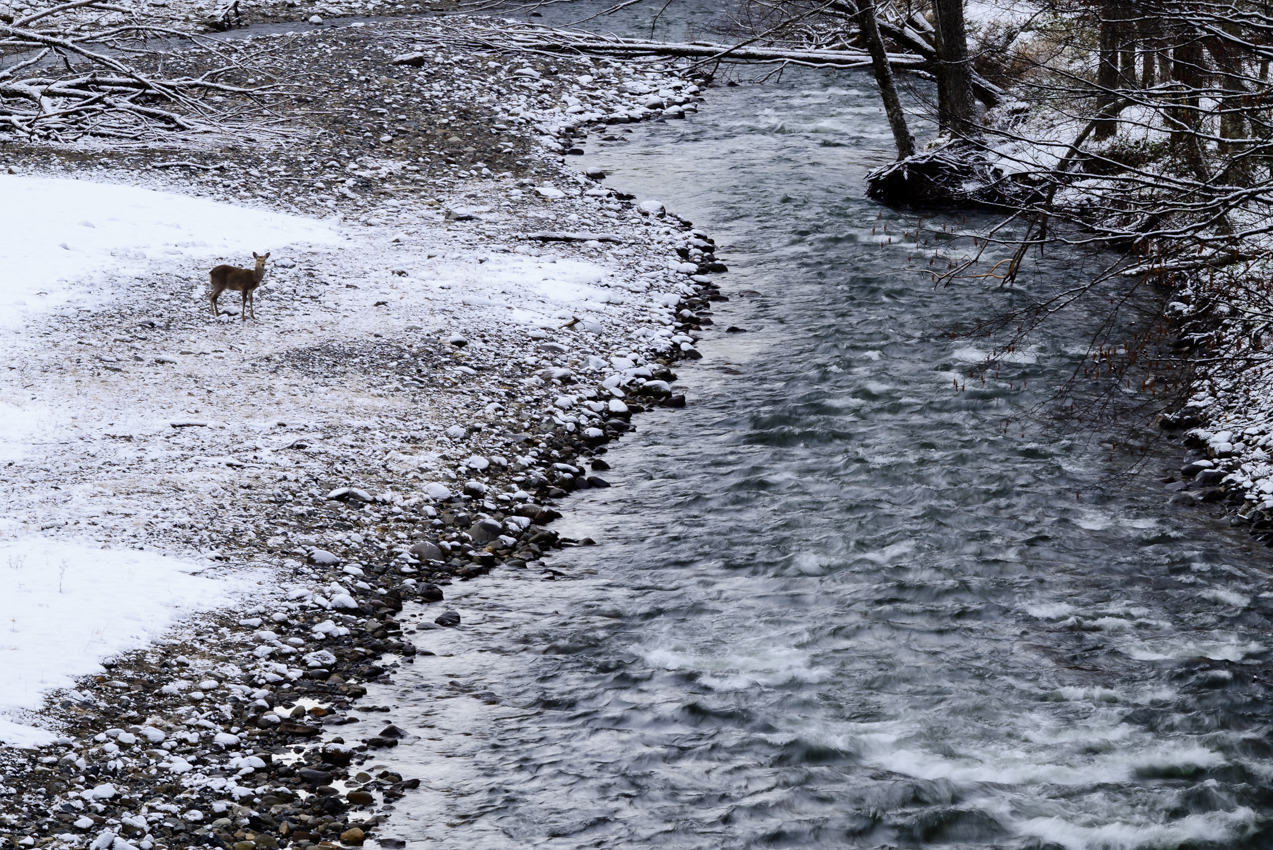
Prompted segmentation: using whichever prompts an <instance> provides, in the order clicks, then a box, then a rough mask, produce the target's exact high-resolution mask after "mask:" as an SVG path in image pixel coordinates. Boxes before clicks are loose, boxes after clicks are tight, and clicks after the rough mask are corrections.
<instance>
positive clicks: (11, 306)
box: [0, 175, 340, 745]
mask: <svg viewBox="0 0 1273 850" xmlns="http://www.w3.org/2000/svg"><path fill="white" fill-rule="evenodd" d="M0 196H3V197H4V199H5V203H4V204H3V205H0V231H2V232H4V233H5V234H6V238H5V240H4V241H3V242H0V266H2V267H3V268H4V269H5V274H4V275H3V276H2V277H0V306H3V308H4V309H3V310H0V316H2V317H3V318H0V323H2V324H0V357H3V359H4V361H5V362H7V363H9V364H10V367H9V370H8V371H9V373H10V374H9V376H8V377H7V379H5V380H3V381H2V382H0V460H3V461H4V462H7V463H10V464H12V463H13V462H15V461H18V460H20V459H23V458H26V457H29V456H31V455H32V454H37V455H38V454H40V453H41V451H42V448H43V447H47V446H49V445H53V444H59V443H61V444H65V442H66V441H69V440H72V439H74V438H75V435H76V433H77V432H79V431H80V430H81V427H82V426H81V425H80V423H79V421H78V420H80V419H81V417H83V418H84V419H86V420H89V421H91V420H93V419H94V418H95V417H94V416H93V411H95V410H98V409H100V408H99V405H98V404H97V403H96V402H97V399H95V398H94V397H93V396H91V395H90V396H85V395H79V394H61V393H56V394H51V395H49V394H45V393H43V392H42V389H43V388H42V387H40V386H34V387H31V386H27V385H26V384H25V382H24V381H23V380H22V379H17V380H15V379H14V378H13V373H14V372H19V373H20V372H22V371H23V370H21V369H20V368H19V366H17V365H14V364H18V363H20V362H21V361H22V359H23V357H24V356H25V355H24V349H25V348H26V346H27V344H28V343H27V337H28V335H29V333H30V331H31V329H32V326H33V325H32V322H33V319H35V318H36V317H38V316H41V315H42V314H47V313H50V312H56V311H59V310H62V311H65V310H67V309H73V310H76V311H79V310H90V309H94V308H101V307H103V306H104V305H107V304H109V303H110V302H111V301H112V300H113V299H115V298H116V297H117V296H118V292H117V291H116V288H117V287H118V286H119V285H120V280H121V279H127V278H133V280H136V279H137V278H139V277H144V272H146V271H152V270H157V269H162V268H163V267H164V266H166V265H169V264H171V263H173V262H174V261H183V262H186V263H202V264H205V265H208V266H211V265H213V261H214V258H216V257H219V256H231V255H233V254H234V253H236V251H235V249H236V248H238V247H239V246H244V245H260V246H276V248H286V247H289V246H292V245H297V244H301V243H315V244H329V245H330V244H336V243H338V242H339V241H340V239H339V237H338V236H337V234H336V232H335V231H334V230H332V229H331V227H329V226H327V225H325V224H323V223H321V222H317V221H311V220H307V219H303V218H298V217H295V216H287V215H281V214H278V213H274V212H270V211H266V210H257V209H248V208H241V207H234V206H231V205H229V204H219V203H214V202H211V201H208V200H204V199H200V198H188V197H183V196H181V195H177V194H173V193H170V192H156V191H152V190H148V189H143V188H140V187H135V186H125V185H111V184H96V183H89V182H86V181H81V180H68V179H50V178H43V177H27V176H14V175H0ZM264 249H265V248H264V247H263V248H262V250H264ZM238 253H241V251H239V252H238ZM134 285H137V284H134ZM140 285H143V286H144V284H140ZM60 342H62V343H63V344H65V343H66V342H68V341H66V340H61V341H60ZM39 344H40V345H45V344H46V342H45V341H44V340H42V341H41V343H39ZM61 353H62V354H66V353H67V352H66V350H65V349H64V348H63V349H62V350H61ZM33 393H34V394H33ZM120 412H121V413H122V412H123V411H120ZM138 412H139V413H141V411H138ZM143 417H144V413H143ZM112 418H117V417H112ZM32 519H33V517H31V516H29V515H27V514H25V513H24V512H15V511H12V510H7V511H3V512H0V529H3V534H4V536H5V541H4V542H3V543H0V565H2V566H3V571H2V572H0V622H2V623H3V625H2V626H0V629H2V630H3V633H4V635H3V638H0V711H3V712H6V713H12V712H20V711H22V710H28V711H30V710H35V709H38V708H39V707H40V703H41V701H42V699H43V697H44V695H45V694H46V693H47V692H48V691H49V690H50V689H53V688H69V687H72V686H73V684H74V677H76V676H80V675H86V674H89V673H96V672H100V671H101V670H102V668H101V667H100V665H99V664H98V663H97V662H98V661H100V660H101V659H102V658H105V657H107V656H109V655H113V654H115V653H118V652H121V651H124V650H127V649H133V648H136V647H138V646H140V645H143V644H144V643H145V642H146V641H148V640H152V639H154V638H155V637H156V636H157V635H159V634H161V633H162V632H163V631H164V630H165V629H166V628H167V627H169V626H170V625H172V623H173V622H174V619H175V618H176V617H178V616H180V615H181V614H182V613H185V612H191V611H197V610H204V609H207V608H208V607H211V606H214V605H217V604H220V603H224V602H226V601H227V600H229V598H230V597H231V595H232V594H234V593H241V592H246V591H250V590H252V589H254V588H255V586H256V585H257V583H258V582H259V581H260V578H261V577H260V576H259V575H254V574H251V573H249V574H246V575H242V574H240V575H235V576H233V577H221V578H218V579H213V578H208V577H202V576H199V575H198V574H199V573H200V572H202V571H203V570H204V569H205V568H206V567H207V566H208V564H207V563H206V562H203V563H200V562H199V561H197V560H191V559H178V558H174V557H167V556H165V555H163V554H159V553H154V552H147V551H135V550H131V549H123V550H113V549H110V548H107V547H106V546H105V545H104V544H103V542H102V541H101V540H98V539H94V538H93V537H92V536H91V535H86V536H84V537H83V538H82V539H81V540H80V541H78V542H72V541H68V540H55V539H50V538H48V537H45V536H41V535H40V534H38V533H33V531H32V530H31V529H30V526H31V525H32V522H31V520H32ZM34 519H35V520H36V521H37V522H39V521H40V520H41V518H40V517H35V518H34ZM50 739H51V736H50V735H49V733H47V732H44V731H42V730H36V729H33V728H32V727H30V726H25V725H19V724H17V723H15V722H13V721H12V720H11V719H3V718H0V741H3V742H5V743H9V744H19V745H29V744H35V743H41V742H46V741H47V740H50Z"/></svg>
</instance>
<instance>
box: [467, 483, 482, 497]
mask: <svg viewBox="0 0 1273 850" xmlns="http://www.w3.org/2000/svg"><path fill="white" fill-rule="evenodd" d="M464 495H466V496H472V497H473V498H475V499H480V498H482V497H483V496H485V495H486V485H485V484H483V483H482V482H481V481H465V482H464Z"/></svg>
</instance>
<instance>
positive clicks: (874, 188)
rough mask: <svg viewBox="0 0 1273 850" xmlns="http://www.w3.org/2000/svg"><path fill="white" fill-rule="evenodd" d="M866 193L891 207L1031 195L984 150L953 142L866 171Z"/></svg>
mask: <svg viewBox="0 0 1273 850" xmlns="http://www.w3.org/2000/svg"><path fill="white" fill-rule="evenodd" d="M866 193H867V194H868V195H869V196H870V197H871V198H873V199H874V200H877V201H880V202H882V203H885V204H888V205H889V206H891V207H938V208H945V207H969V206H972V207H1002V206H1007V205H1013V204H1020V203H1023V202H1025V201H1027V200H1029V198H1030V197H1031V196H1032V195H1034V194H1037V193H1036V192H1034V191H1033V190H1032V189H1031V188H1030V187H1028V186H1024V185H1022V184H1021V183H1020V182H1015V181H1012V180H1010V179H1008V178H1007V176H1006V175H1005V174H1004V173H1003V171H1002V170H1001V169H999V168H996V167H994V166H992V165H991V164H990V162H989V161H988V160H987V159H986V156H985V154H984V152H983V151H982V150H981V149H980V148H978V147H977V146H975V145H973V144H969V143H967V142H954V143H952V144H949V145H946V146H944V147H941V148H938V149H936V150H931V151H924V152H922V153H918V154H915V155H914V156H911V157H907V158H906V159H902V160H898V161H897V162H894V163H891V164H889V165H886V166H884V167H883V168H877V169H876V170H874V171H872V172H871V173H870V174H868V175H867V176H866Z"/></svg>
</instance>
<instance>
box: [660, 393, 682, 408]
mask: <svg viewBox="0 0 1273 850" xmlns="http://www.w3.org/2000/svg"><path fill="white" fill-rule="evenodd" d="M663 406H664V407H684V406H685V396H683V395H674V396H668V397H667V398H665V399H663Z"/></svg>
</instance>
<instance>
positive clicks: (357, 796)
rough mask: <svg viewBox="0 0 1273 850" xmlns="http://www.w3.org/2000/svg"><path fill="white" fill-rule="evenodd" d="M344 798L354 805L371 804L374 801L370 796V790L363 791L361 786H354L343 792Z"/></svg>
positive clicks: (373, 803)
mask: <svg viewBox="0 0 1273 850" xmlns="http://www.w3.org/2000/svg"><path fill="white" fill-rule="evenodd" d="M345 799H346V800H348V801H349V802H350V803H352V804H353V805H355V806H372V805H375V803H376V798H375V797H373V796H372V794H371V792H370V791H364V790H362V789H361V788H355V789H354V790H353V791H350V792H348V793H346V794H345Z"/></svg>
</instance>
